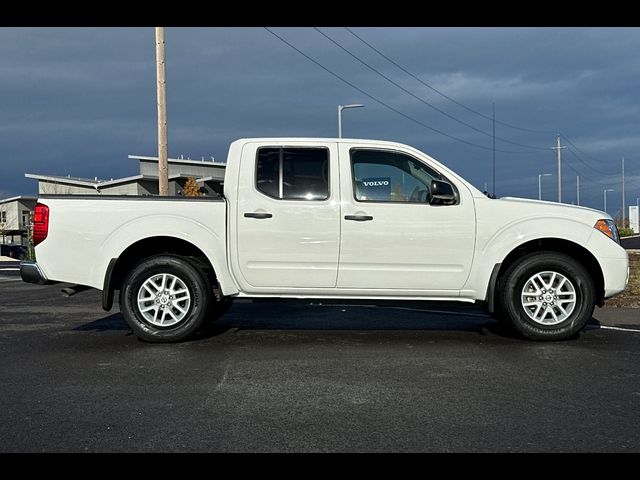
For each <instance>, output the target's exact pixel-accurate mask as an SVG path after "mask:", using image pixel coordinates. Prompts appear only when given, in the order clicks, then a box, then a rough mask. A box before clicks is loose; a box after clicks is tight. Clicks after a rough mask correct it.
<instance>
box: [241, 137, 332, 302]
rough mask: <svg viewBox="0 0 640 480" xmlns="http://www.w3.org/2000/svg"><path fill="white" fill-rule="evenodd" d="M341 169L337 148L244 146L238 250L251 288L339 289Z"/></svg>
mask: <svg viewBox="0 0 640 480" xmlns="http://www.w3.org/2000/svg"><path fill="white" fill-rule="evenodd" d="M337 172H338V155H337V146H336V143H330V142H327V143H322V142H319V143H318V144H317V145H314V146H312V147H310V146H309V145H308V144H305V145H304V146H296V145H295V142H293V143H292V144H291V145H272V146H269V145H264V144H261V145H257V144H253V146H251V145H247V146H245V148H244V150H243V153H242V163H241V166H240V175H239V181H238V203H237V212H236V215H237V226H238V250H237V252H238V266H239V269H240V273H241V275H242V277H243V279H244V281H245V282H246V284H247V287H246V288H247V289H248V290H249V291H263V292H266V291H268V289H269V288H271V289H275V291H282V289H283V288H305V287H313V288H322V287H325V288H332V287H335V285H336V277H337V273H338V254H339V248H340V201H339V198H340V192H339V177H338V173H337ZM253 287H257V289H254V288H253Z"/></svg>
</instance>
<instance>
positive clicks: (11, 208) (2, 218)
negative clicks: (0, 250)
mask: <svg viewBox="0 0 640 480" xmlns="http://www.w3.org/2000/svg"><path fill="white" fill-rule="evenodd" d="M36 202H37V198H36V197H27V196H19V197H12V198H7V199H4V200H0V242H1V243H2V244H9V245H27V243H28V230H29V225H31V215H32V212H33V209H34V208H35V206H36Z"/></svg>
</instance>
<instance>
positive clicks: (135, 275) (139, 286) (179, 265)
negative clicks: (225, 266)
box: [120, 255, 212, 343]
mask: <svg viewBox="0 0 640 480" xmlns="http://www.w3.org/2000/svg"><path fill="white" fill-rule="evenodd" d="M174 279H175V281H174ZM160 287H162V288H160ZM211 291H212V290H211V283H210V281H209V279H208V278H207V276H206V275H204V274H203V273H202V272H200V270H199V269H198V268H197V267H196V266H194V265H193V264H192V263H191V262H189V261H187V260H186V259H183V258H181V257H178V256H171V255H158V256H153V257H149V258H147V259H144V260H142V261H141V262H140V263H138V264H137V265H136V266H135V267H133V268H132V269H131V271H130V272H129V274H128V275H127V277H126V278H125V280H124V282H123V284H122V288H121V289H120V311H121V312H122V314H123V316H124V318H125V320H126V321H127V323H128V324H129V326H130V327H131V329H132V330H133V332H134V333H135V334H136V336H137V337H138V338H140V339H141V340H144V341H146V342H153V343H172V342H180V341H183V340H186V339H188V338H189V337H191V336H193V335H194V334H195V333H196V332H197V331H198V330H199V329H200V328H201V327H202V326H203V324H204V323H206V320H207V313H208V311H209V309H210V305H211V303H212V298H211V297H212V293H211ZM154 294H155V296H154ZM145 309H146V312H145V311H144V310H145Z"/></svg>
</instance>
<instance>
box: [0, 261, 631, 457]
mask: <svg viewBox="0 0 640 480" xmlns="http://www.w3.org/2000/svg"><path fill="white" fill-rule="evenodd" d="M6 268H10V267H6V266H5V264H2V265H0V352H1V354H0V384H1V385H2V395H0V451H2V452H40V451H47V452H60V451H63V452H69V451H71V452H84V451H91V452H104V451H108V452H111V451H114V452H122V451H134V452H138V451H145V452H149V451H171V452H200V451H205V452H209V451H216V452H218V451H233V452H239V451H304V452H307V451H314V452H315V451H359V452H377V451H428V452H448V451H473V452H481V451H498V452H512V451H526V452H558V451H561V452H584V451H598V452H599V451H618V452H626V451H638V450H640V436H639V435H638V431H639V429H640V420H639V419H640V369H639V368H638V364H639V363H638V362H639V360H640V310H625V309H612V308H604V309H596V312H595V314H594V319H593V320H592V322H591V323H590V325H589V326H588V328H587V329H586V330H585V331H583V332H582V333H581V335H580V336H579V338H577V339H575V340H572V341H565V342H557V343H534V342H527V341H523V340H519V339H515V338H512V337H511V336H509V335H508V334H507V333H506V332H504V331H503V330H502V329H501V328H500V327H499V325H498V324H497V323H496V322H495V321H494V320H492V319H491V318H489V317H488V316H487V315H485V314H484V312H483V311H482V310H480V309H479V308H477V307H475V306H469V307H458V306H449V305H438V304H435V305H434V304H430V305H424V304H420V303H417V302H413V303H411V304H388V305H385V306H374V305H351V304H339V305H321V304H318V303H310V302H286V303H278V302H258V303H252V302H248V301H247V302H237V303H236V304H234V306H233V307H232V308H231V310H230V311H229V313H228V314H227V315H226V316H225V317H224V318H223V320H222V321H221V322H220V325H219V326H218V327H217V328H216V329H214V330H213V331H212V332H211V333H210V334H208V335H206V336H204V337H202V338H199V339H197V340H194V341H191V342H186V343H181V344H175V345H152V344H146V343H143V342H141V341H139V340H137V339H136V337H134V336H133V335H132V334H131V333H130V331H129V329H128V327H127V326H126V324H125V322H124V320H123V319H122V317H121V315H120V314H119V312H118V309H117V307H115V308H114V310H113V311H112V312H109V313H107V312H104V311H103V310H102V309H101V308H100V292H97V291H95V290H90V291H88V292H84V293H80V294H78V295H76V296H74V297H71V298H65V297H63V296H62V294H61V293H60V289H61V288H62V287H63V286H64V285H62V286H61V285H52V286H36V285H28V284H25V283H22V282H21V281H19V278H18V277H17V272H16V271H14V270H6Z"/></svg>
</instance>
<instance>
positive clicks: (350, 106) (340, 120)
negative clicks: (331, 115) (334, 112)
mask: <svg viewBox="0 0 640 480" xmlns="http://www.w3.org/2000/svg"><path fill="white" fill-rule="evenodd" d="M360 107H364V105H362V104H360V103H353V104H351V105H338V138H342V110H344V109H345V108H360Z"/></svg>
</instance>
